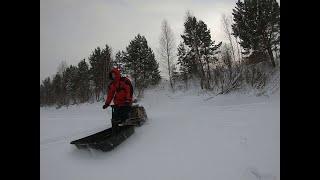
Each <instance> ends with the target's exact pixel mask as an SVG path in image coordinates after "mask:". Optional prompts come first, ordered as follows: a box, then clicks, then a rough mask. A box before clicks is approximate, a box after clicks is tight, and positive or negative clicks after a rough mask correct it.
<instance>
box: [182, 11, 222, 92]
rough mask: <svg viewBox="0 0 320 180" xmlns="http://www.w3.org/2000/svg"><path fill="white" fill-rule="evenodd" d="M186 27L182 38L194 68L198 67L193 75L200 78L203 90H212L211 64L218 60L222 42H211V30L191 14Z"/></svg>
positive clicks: (188, 15) (194, 69) (185, 24)
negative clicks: (217, 55) (216, 56)
mask: <svg viewBox="0 0 320 180" xmlns="http://www.w3.org/2000/svg"><path fill="white" fill-rule="evenodd" d="M184 27H185V30H184V34H183V35H181V37H182V38H183V42H184V44H185V45H187V46H188V47H189V48H190V56H192V59H193V61H194V62H193V63H192V64H193V66H194V65H196V67H193V71H194V72H192V73H193V74H196V75H198V76H199V77H200V85H201V88H202V89H203V88H206V89H210V84H209V80H210V79H211V75H210V63H212V62H213V61H215V60H216V58H215V55H216V54H217V53H218V51H217V49H218V48H219V47H220V46H221V42H220V43H218V44H215V42H214V41H212V40H211V35H210V30H209V29H208V28H207V25H206V24H205V23H204V22H203V21H201V20H200V21H197V19H196V18H195V17H194V16H192V15H190V14H187V19H186V22H185V23H184ZM205 68H206V70H205ZM206 72H207V73H206Z"/></svg>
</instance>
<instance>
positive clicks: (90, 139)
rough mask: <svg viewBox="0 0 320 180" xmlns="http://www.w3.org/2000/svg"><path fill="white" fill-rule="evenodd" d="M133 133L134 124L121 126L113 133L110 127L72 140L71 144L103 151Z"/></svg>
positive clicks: (108, 149)
mask: <svg viewBox="0 0 320 180" xmlns="http://www.w3.org/2000/svg"><path fill="white" fill-rule="evenodd" d="M133 133H134V127H133V126H124V127H120V131H119V132H118V133H112V128H108V129H106V130H103V131H101V132H98V133H95V134H93V135H90V136H87V137H84V138H81V139H78V140H75V141H72V142H71V143H70V144H73V145H75V146H76V147H77V148H78V149H87V148H92V149H98V150H102V151H110V150H112V149H114V148H115V147H117V146H118V145H119V144H121V143H122V142H123V141H124V140H126V139H127V138H128V137H130V136H131V135H132V134H133Z"/></svg>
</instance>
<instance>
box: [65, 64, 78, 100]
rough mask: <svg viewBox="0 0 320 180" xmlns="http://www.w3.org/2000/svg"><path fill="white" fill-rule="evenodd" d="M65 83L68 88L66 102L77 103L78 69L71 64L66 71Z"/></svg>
mask: <svg viewBox="0 0 320 180" xmlns="http://www.w3.org/2000/svg"><path fill="white" fill-rule="evenodd" d="M63 76H64V81H65V82H64V84H65V88H66V104H67V105H69V104H70V102H72V103H71V104H75V103H77V92H78V91H77V89H78V80H79V78H78V69H77V67H75V66H73V65H71V66H69V67H68V68H67V69H66V71H65V72H64V75H63Z"/></svg>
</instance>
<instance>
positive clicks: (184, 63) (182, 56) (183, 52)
mask: <svg viewBox="0 0 320 180" xmlns="http://www.w3.org/2000/svg"><path fill="white" fill-rule="evenodd" d="M188 55H189V54H188V52H187V49H186V47H185V45H184V43H182V42H180V44H179V46H178V54H177V56H178V65H179V66H180V69H179V71H180V76H181V79H182V80H183V81H184V82H185V84H186V88H188V79H189V78H190V77H191V76H192V72H193V71H192V68H193V67H196V66H194V65H193V63H194V61H193V59H192V58H191V57H189V56H188Z"/></svg>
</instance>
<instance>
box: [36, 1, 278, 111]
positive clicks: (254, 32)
mask: <svg viewBox="0 0 320 180" xmlns="http://www.w3.org/2000/svg"><path fill="white" fill-rule="evenodd" d="M222 28H223V30H224V32H225V34H226V37H227V40H228V41H229V42H228V43H222V42H216V41H215V40H213V39H212V36H211V31H210V29H209V28H208V26H207V24H206V23H205V22H204V21H202V20H200V19H198V18H196V17H195V16H193V15H192V14H191V13H190V12H187V13H186V18H185V22H184V32H183V34H181V35H180V37H181V41H180V42H179V44H178V45H177V46H176V44H175V39H174V34H173V31H172V30H171V28H170V26H169V23H168V22H167V21H166V20H164V21H163V22H162V25H161V35H160V39H159V51H158V54H159V62H162V63H163V65H164V67H165V69H166V70H167V75H168V77H169V84H170V87H171V89H172V90H174V89H177V88H178V89H181V88H186V89H188V87H189V84H190V83H191V82H193V81H194V80H195V81H196V82H199V87H201V89H206V90H217V91H218V92H219V93H228V92H230V91H231V90H234V89H237V88H240V87H241V86H244V85H250V86H251V87H254V88H262V87H263V86H264V85H265V83H266V80H267V78H268V76H269V75H270V72H272V71H273V69H275V68H276V66H277V61H279V60H280V6H279V4H278V3H277V2H276V0H244V1H241V0H238V2H237V3H236V4H235V7H234V9H233V12H232V17H231V16H226V15H223V16H222ZM87 61H88V62H89V63H88V62H87ZM87 61H86V59H83V60H82V61H80V62H79V64H78V65H77V66H73V65H70V66H68V67H67V66H66V65H64V66H63V65H62V66H61V67H60V69H59V70H58V72H57V74H56V75H55V76H54V77H53V79H50V77H48V78H46V79H45V80H43V82H42V84H41V85H40V105H41V106H44V105H57V106H62V105H69V104H77V103H83V102H88V101H100V100H104V96H105V93H106V91H107V86H108V84H109V81H110V80H109V79H108V72H109V71H110V70H111V68H112V67H113V66H116V67H118V68H119V69H120V70H121V71H122V73H123V74H124V75H130V77H131V79H132V82H133V85H134V87H135V88H134V89H135V91H136V93H137V96H141V95H142V94H143V91H144V90H145V89H146V88H148V87H150V86H152V85H156V84H158V83H159V82H160V80H161V76H160V71H159V63H158V62H157V61H156V57H155V54H154V52H153V50H152V49H151V48H150V47H149V46H148V43H147V40H146V38H145V37H144V36H142V35H140V34H138V35H137V36H135V37H134V39H133V40H132V41H130V43H129V45H128V46H127V47H126V49H125V50H122V51H118V52H116V54H115V58H113V57H112V51H111V47H110V46H108V45H105V47H104V48H103V49H101V48H100V47H97V48H95V49H94V51H93V52H92V53H91V54H90V56H89V58H88V59H87Z"/></svg>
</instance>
